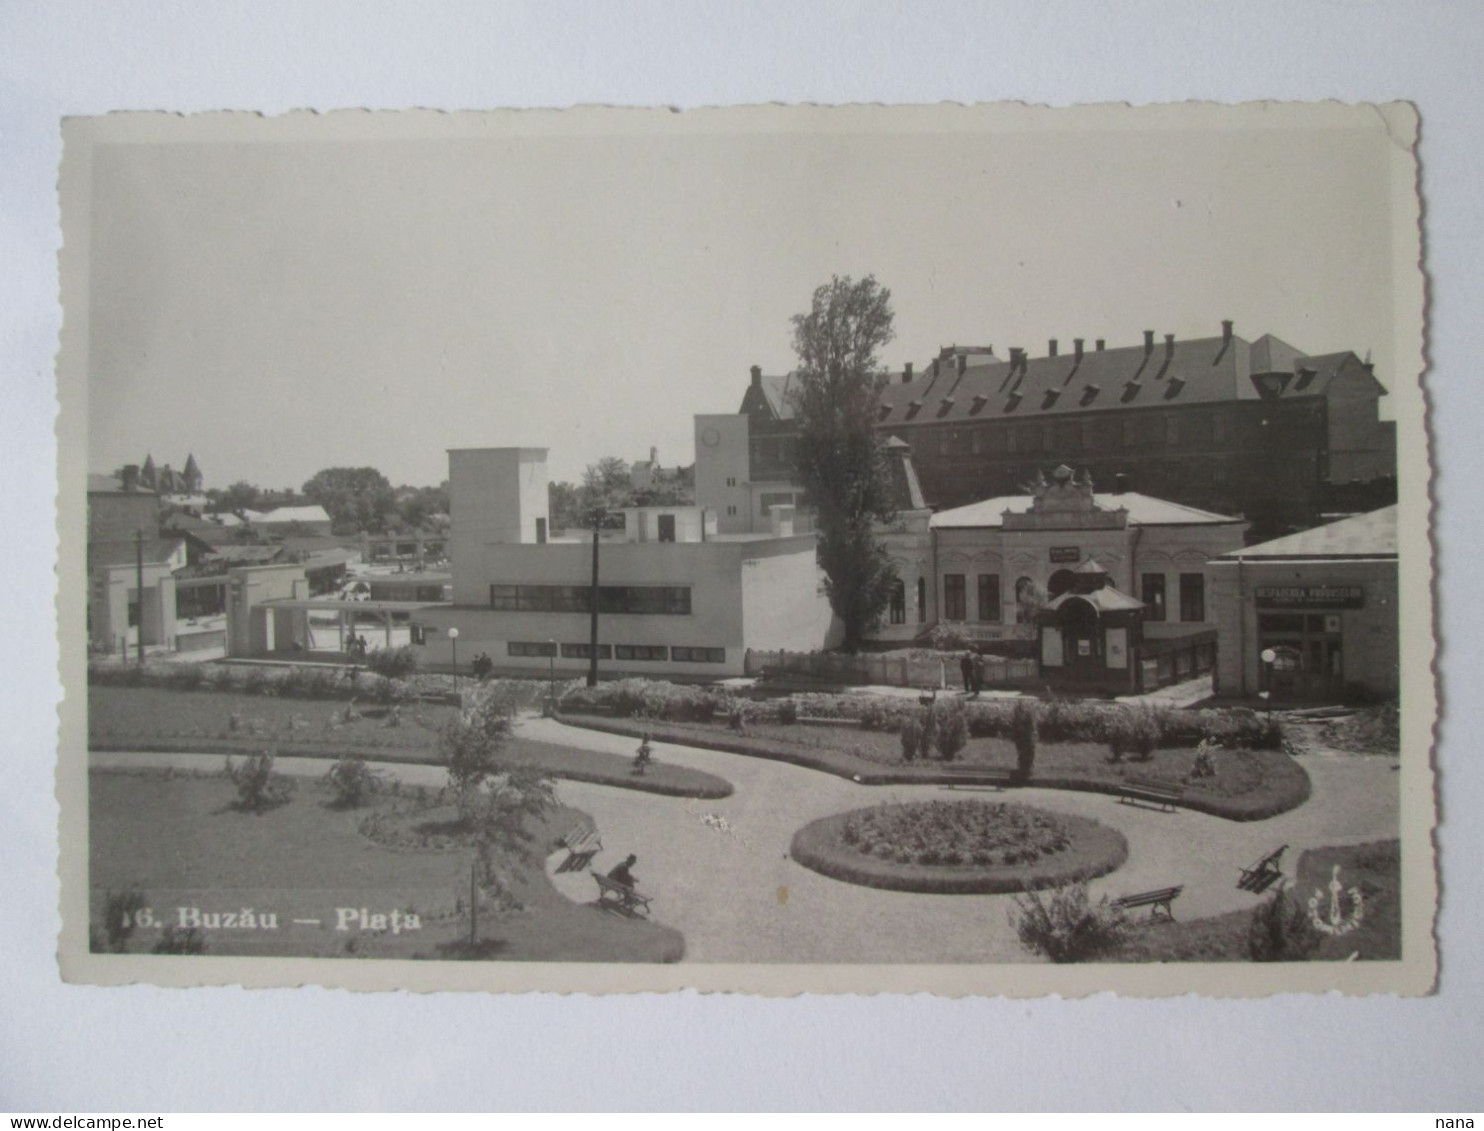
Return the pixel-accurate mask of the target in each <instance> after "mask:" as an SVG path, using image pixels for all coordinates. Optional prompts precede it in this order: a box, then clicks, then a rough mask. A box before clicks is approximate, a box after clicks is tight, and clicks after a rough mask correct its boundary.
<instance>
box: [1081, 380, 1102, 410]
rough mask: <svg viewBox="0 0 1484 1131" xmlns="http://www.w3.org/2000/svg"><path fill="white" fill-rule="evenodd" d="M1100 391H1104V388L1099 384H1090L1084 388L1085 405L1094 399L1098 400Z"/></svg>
mask: <svg viewBox="0 0 1484 1131" xmlns="http://www.w3.org/2000/svg"><path fill="white" fill-rule="evenodd" d="M1100 392H1102V389H1100V388H1099V387H1098V386H1097V385H1088V386H1087V387H1086V388H1084V389H1083V390H1082V403H1083V404H1084V405H1089V404H1092V402H1093V401H1095V400H1097V398H1098V394H1099V393H1100Z"/></svg>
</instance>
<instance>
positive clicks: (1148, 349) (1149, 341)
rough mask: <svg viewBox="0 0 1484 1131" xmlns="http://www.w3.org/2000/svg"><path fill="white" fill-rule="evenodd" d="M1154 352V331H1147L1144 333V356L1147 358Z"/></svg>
mask: <svg viewBox="0 0 1484 1131" xmlns="http://www.w3.org/2000/svg"><path fill="white" fill-rule="evenodd" d="M1153 352H1154V331H1153V330H1145V331H1144V356H1145V357H1148V356H1149V355H1150V354H1151V353H1153Z"/></svg>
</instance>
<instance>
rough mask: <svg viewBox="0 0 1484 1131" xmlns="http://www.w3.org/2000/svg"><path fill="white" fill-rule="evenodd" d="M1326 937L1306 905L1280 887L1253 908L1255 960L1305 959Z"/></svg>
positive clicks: (1250, 940)
mask: <svg viewBox="0 0 1484 1131" xmlns="http://www.w3.org/2000/svg"><path fill="white" fill-rule="evenodd" d="M1321 941H1322V940H1321V939H1320V937H1319V932H1318V931H1316V930H1315V929H1314V925H1313V924H1312V923H1310V922H1309V916H1308V914H1307V912H1306V911H1305V909H1304V907H1303V905H1302V904H1301V903H1299V902H1298V901H1297V900H1296V899H1294V898H1293V897H1292V896H1290V895H1289V894H1288V892H1287V890H1286V889H1284V888H1279V889H1278V890H1277V891H1275V892H1274V893H1273V896H1272V898H1271V899H1267V900H1264V901H1263V902H1262V903H1260V904H1259V905H1258V906H1257V907H1256V908H1255V909H1254V910H1253V912H1252V920H1251V922H1250V923H1249V924H1248V926H1247V956H1248V957H1249V958H1251V959H1252V961H1253V962H1303V961H1306V960H1307V959H1308V958H1309V957H1310V956H1311V955H1312V954H1313V953H1314V952H1315V951H1316V950H1317V949H1318V948H1319V944H1320V942H1321Z"/></svg>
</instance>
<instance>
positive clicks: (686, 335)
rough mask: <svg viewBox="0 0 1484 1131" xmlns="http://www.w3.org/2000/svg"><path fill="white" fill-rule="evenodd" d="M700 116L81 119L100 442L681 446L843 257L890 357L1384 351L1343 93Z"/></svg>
mask: <svg viewBox="0 0 1484 1131" xmlns="http://www.w3.org/2000/svg"><path fill="white" fill-rule="evenodd" d="M613 113H617V114H619V115H620V116H621V115H622V113H623V112H613ZM694 113H695V112H688V113H687V114H685V115H680V114H674V115H663V114H661V115H658V116H656V115H653V114H650V115H647V116H644V117H642V118H640V119H638V122H639V125H638V128H634V126H635V119H632V118H629V119H624V120H623V121H622V122H617V119H604V118H601V117H589V118H587V119H584V120H583V121H582V124H581V125H580V126H577V127H574V126H573V124H572V119H570V118H569V119H568V120H566V121H565V122H563V123H562V124H561V125H560V127H558V128H554V129H551V130H546V129H545V128H544V127H542V126H541V125H539V123H538V124H536V125H533V124H532V119H526V120H525V122H524V123H523V125H522V126H521V127H520V128H515V129H505V128H502V127H501V125H500V124H499V123H498V122H497V123H495V124H493V125H490V124H485V125H480V126H478V127H477V128H475V127H471V125H470V123H468V122H462V123H459V125H458V127H457V128H447V126H446V125H445V126H444V127H442V128H439V129H436V130H432V131H428V136H421V137H419V136H417V135H418V132H419V131H417V130H414V129H405V128H399V129H397V130H395V131H394V135H395V136H383V135H376V136H371V135H372V134H374V131H366V136H358V133H360V132H361V131H358V130H357V129H347V128H346V123H345V122H343V121H341V122H339V123H338V124H337V123H335V122H333V121H329V120H327V124H326V126H325V127H324V128H323V129H322V132H321V133H316V129H318V128H319V127H318V125H317V123H315V122H313V121H309V122H305V121H302V120H300V121H298V122H297V123H296V128H295V130H294V131H293V135H292V137H290V136H289V134H288V133H281V134H275V133H274V132H273V129H272V127H273V123H272V122H268V123H266V124H264V123H259V126H258V128H257V129H256V130H250V131H242V132H241V133H240V136H239V135H232V134H231V131H228V134H229V136H227V137H225V138H221V139H217V140H211V141H204V140H200V138H201V137H202V134H201V132H200V131H196V132H194V133H192V132H190V131H185V132H184V133H183V135H182V136H181V137H180V138H173V137H171V136H170V135H169V132H168V129H167V130H166V131H164V133H163V135H162V136H164V138H165V140H163V141H159V140H151V141H138V142H125V143H110V144H99V145H97V146H96V147H94V149H93V153H92V179H91V216H90V219H91V226H90V229H89V231H90V239H89V244H88V269H89V272H90V274H89V284H88V310H87V313H86V318H87V342H88V388H89V402H90V405H89V441H90V443H89V449H90V450H89V458H90V463H91V465H92V469H93V470H97V471H106V470H111V469H113V468H115V467H118V466H120V465H122V464H124V463H137V462H141V461H142V460H143V459H144V456H145V454H146V453H149V454H152V455H153V457H154V460H155V462H156V464H164V463H170V464H172V465H173V466H175V467H177V468H179V467H181V466H182V465H183V464H184V463H185V459H186V456H187V454H188V453H194V455H195V457H196V460H197V462H198V463H199V464H200V466H201V468H202V471H203V473H204V475H205V479H206V485H207V486H208V487H212V486H217V487H221V486H226V485H227V484H228V483H230V482H233V481H235V480H238V479H246V480H248V481H250V482H253V483H256V484H258V485H260V486H264V487H270V488H280V487H295V488H297V487H299V486H300V485H302V484H303V482H304V481H305V480H306V479H308V478H309V477H310V476H312V475H313V474H314V473H315V472H316V471H318V470H319V469H321V468H324V467H332V466H346V465H349V466H363V465H370V466H373V467H376V468H379V469H380V470H381V471H382V472H383V473H385V474H386V475H387V477H388V478H389V479H390V480H391V481H392V482H393V483H394V484H401V483H410V484H414V485H422V484H433V483H437V482H438V481H439V480H441V479H443V478H444V477H445V476H446V474H447V457H446V454H445V453H446V449H448V448H450V447H475V446H501V445H521V446H535V447H547V448H549V449H550V457H549V467H550V472H551V474H552V477H553V478H554V479H564V478H565V479H572V478H576V477H577V476H578V475H579V474H580V472H581V469H582V468H583V467H584V466H585V465H586V464H588V463H590V462H593V461H595V460H596V459H598V458H600V457H602V456H605V455H617V456H620V457H622V458H624V459H628V460H632V459H636V458H641V457H643V456H645V455H647V453H648V451H649V449H650V447H651V446H654V447H656V448H657V449H658V451H659V455H660V458H661V460H662V462H664V463H666V464H671V465H673V464H677V463H682V464H683V463H689V462H690V461H691V460H692V459H693V438H692V437H693V433H692V428H693V426H692V416H693V415H694V414H696V413H716V412H734V411H736V409H737V407H738V405H739V403H740V401H741V397H742V393H743V391H744V389H745V387H746V384H747V380H748V371H749V367H750V366H752V365H761V366H762V367H763V369H764V370H765V371H767V372H770V373H772V372H784V371H786V370H787V369H789V368H790V367H791V366H792V364H793V360H794V359H793V355H792V352H791V348H790V335H791V327H790V323H789V319H790V317H791V316H792V315H794V314H796V313H799V312H801V311H804V310H806V309H807V308H808V305H809V301H810V296H811V294H812V292H813V289H814V288H815V287H816V286H818V285H820V284H821V283H824V282H827V281H828V280H829V278H830V277H831V276H832V275H834V274H840V275H852V276H857V277H859V276H861V275H864V274H867V273H872V274H874V275H875V276H876V278H877V279H878V280H879V281H880V282H881V283H882V284H883V285H884V286H886V287H887V288H889V289H890V291H891V293H892V305H893V307H894V310H895V315H896V319H895V327H896V339H895V340H894V341H893V342H892V343H890V344H889V345H888V346H887V347H886V349H885V350H884V351H883V354H882V361H883V362H884V363H885V364H887V365H889V366H892V367H899V366H900V365H901V364H902V363H904V362H906V361H913V362H915V363H916V364H917V365H918V367H919V368H921V367H922V366H923V365H925V364H926V363H927V362H928V361H929V360H930V359H931V358H932V356H933V355H934V354H936V352H937V351H938V349H939V347H941V346H945V345H949V344H953V343H961V344H975V345H983V344H993V345H994V347H995V349H996V352H998V353H999V354H1000V356H1002V357H1003V356H1006V355H1007V353H1008V347H1010V346H1024V347H1027V348H1028V349H1029V350H1030V352H1031V354H1032V355H1033V356H1038V355H1040V354H1043V353H1044V352H1045V351H1046V349H1047V339H1049V338H1057V339H1059V340H1060V341H1061V342H1062V343H1064V348H1068V347H1069V346H1070V342H1071V339H1072V338H1074V337H1082V338H1086V339H1087V341H1088V343H1089V347H1090V346H1091V343H1092V341H1093V340H1094V339H1096V338H1105V339H1107V341H1108V344H1109V346H1110V347H1112V346H1119V345H1132V344H1136V343H1139V342H1141V341H1142V335H1143V331H1145V330H1154V331H1155V332H1156V333H1157V334H1158V335H1161V336H1162V335H1163V334H1165V333H1174V334H1176V335H1177V336H1178V337H1180V338H1190V337H1205V336H1211V335H1215V334H1218V333H1220V323H1221V320H1223V319H1232V320H1233V321H1234V322H1235V323H1236V329H1237V333H1239V334H1241V335H1243V336H1244V337H1247V338H1249V339H1255V338H1257V337H1259V336H1260V335H1261V334H1263V333H1273V334H1276V335H1277V336H1278V337H1280V338H1282V339H1284V340H1285V341H1288V342H1290V343H1292V344H1293V345H1295V346H1297V347H1298V348H1299V349H1301V350H1305V351H1307V352H1312V353H1324V352H1331V351H1336V350H1344V349H1350V350H1354V351H1355V352H1356V353H1357V354H1359V355H1360V356H1362V357H1364V356H1365V355H1366V352H1367V351H1368V350H1369V351H1373V354H1374V360H1375V362H1376V373H1377V376H1378V377H1379V378H1380V379H1381V380H1382V382H1383V383H1387V384H1389V383H1391V382H1393V381H1394V380H1395V379H1396V375H1395V374H1394V372H1393V357H1394V356H1395V354H1396V350H1395V349H1394V345H1395V343H1394V337H1393V331H1394V323H1395V321H1396V319H1395V310H1394V309H1393V304H1394V299H1393V290H1392V286H1391V275H1390V272H1391V264H1392V262H1393V259H1392V249H1391V243H1390V241H1391V231H1392V228H1391V225H1392V216H1391V212H1390V208H1391V202H1392V199H1393V197H1392V191H1393V186H1392V185H1391V184H1390V182H1389V181H1388V168H1389V166H1388V153H1387V150H1388V146H1389V145H1390V142H1389V141H1388V139H1387V136H1386V133H1385V131H1384V130H1383V129H1380V128H1376V127H1372V128H1367V127H1366V125H1365V119H1364V118H1363V117H1356V116H1353V115H1352V116H1350V117H1346V118H1344V119H1343V122H1344V123H1345V124H1344V126H1343V128H1310V127H1309V126H1307V125H1300V126H1296V127H1294V128H1274V127H1273V126H1272V124H1271V123H1266V122H1262V123H1254V120H1253V118H1252V117H1251V116H1250V115H1249V116H1247V117H1245V118H1237V117H1233V118H1232V119H1231V128H1215V129H1213V128H1209V127H1207V126H1205V125H1202V126H1201V127H1200V128H1180V126H1179V123H1178V121H1177V123H1176V128H1166V127H1165V126H1164V125H1159V127H1158V128H1146V127H1148V126H1151V125H1154V124H1155V123H1154V122H1153V119H1149V118H1144V117H1139V116H1138V115H1137V114H1133V115H1130V116H1128V117H1127V118H1124V119H1119V120H1118V121H1116V122H1114V123H1113V126H1112V127H1111V128H1104V129H1097V130H1089V129H1085V128H1075V129H1074V128H1067V123H1068V120H1067V119H1066V118H1062V119H1057V120H1056V122H1055V123H1054V125H1053V127H1052V128H1044V129H1042V128H1037V129H1024V128H1014V129H1004V128H1000V127H999V126H994V125H991V126H990V127H989V128H977V127H976V128H966V127H965V126H964V125H963V123H961V122H956V123H954V124H953V127H952V128H947V129H943V128H937V127H936V126H931V125H926V126H925V125H924V123H931V122H932V121H933V119H930V118H903V119H901V121H900V123H899V124H897V125H893V126H892V127H891V128H882V127H881V126H880V124H879V123H871V124H869V125H866V126H862V122H863V121H864V120H863V119H861V118H859V117H850V116H845V117H842V118H841V119H839V121H838V122H834V123H831V124H829V125H827V126H825V127H820V126H819V125H818V123H819V121H820V120H821V119H820V118H819V117H818V115H817V114H816V115H815V116H812V117H809V118H808V119H807V121H808V123H809V124H808V127H807V128H798V129H794V128H787V127H785V128H784V129H782V130H779V129H777V128H774V126H773V125H772V123H775V122H776V121H777V119H769V123H770V125H769V128H754V123H751V122H750V121H748V120H746V119H744V118H741V117H738V118H734V119H727V120H726V121H725V122H723V123H722V124H721V125H722V127H724V128H719V127H718V123H717V121H716V120H711V121H709V122H704V125H705V128H695V126H696V122H697V121H704V120H703V119H693V115H694ZM1059 113H1063V114H1065V113H1066V112H1059ZM362 117H363V118H367V117H370V116H366V115H363V116H362ZM445 117H446V116H445ZM552 117H553V119H557V118H560V116H559V115H553V116H552ZM1167 120H1168V119H1165V121H1167ZM501 121H504V119H502V120H501ZM800 121H801V122H802V121H804V119H802V118H801V119H800ZM615 122H617V124H618V125H619V126H620V127H621V128H616V129H609V128H607V123H615ZM68 316H69V317H72V316H73V315H72V312H69V313H68ZM1410 376H1412V375H1408V377H1410Z"/></svg>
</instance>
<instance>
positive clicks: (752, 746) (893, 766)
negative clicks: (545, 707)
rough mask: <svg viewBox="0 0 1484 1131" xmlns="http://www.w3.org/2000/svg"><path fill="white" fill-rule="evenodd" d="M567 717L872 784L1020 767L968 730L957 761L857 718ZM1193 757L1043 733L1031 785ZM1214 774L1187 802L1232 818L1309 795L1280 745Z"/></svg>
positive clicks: (1115, 775)
mask: <svg viewBox="0 0 1484 1131" xmlns="http://www.w3.org/2000/svg"><path fill="white" fill-rule="evenodd" d="M562 721H563V722H567V723H570V724H572V725H574V726H583V727H590V728H592V729H594V730H601V731H607V732H609V733H613V734H627V735H635V736H637V735H641V734H648V735H650V736H651V738H653V739H654V740H656V741H659V742H673V743H680V744H686V745H691V746H701V747H706V748H708V749H713V750H723V751H729V752H731V753H734V754H747V755H751V756H753V757H760V758H772V759H775V760H777V761H782V762H790V763H793V764H795V765H800V766H806V767H809V768H810V769H817V770H824V771H825V772H827V773H832V774H837V775H839V776H841V777H846V778H851V779H852V780H856V781H859V782H862V783H863V784H866V785H884V784H890V783H908V784H933V783H945V784H946V783H950V782H959V781H962V780H963V778H962V777H960V776H959V771H962V770H964V769H969V768H973V767H976V766H980V767H985V768H993V769H1000V770H1012V769H1014V768H1015V764H1016V760H1015V746H1014V744H1013V743H1012V742H1010V741H1009V740H1007V739H1002V738H970V739H969V742H968V745H967V746H965V747H964V749H963V750H962V751H960V752H959V755H958V757H957V758H956V759H955V760H954V762H953V763H952V765H953V766H955V767H957V768H958V770H957V771H956V770H949V769H946V768H945V764H944V763H943V762H941V761H939V760H937V759H936V758H934V759H922V758H919V759H916V760H915V761H911V762H909V761H906V760H904V759H903V758H902V748H901V742H900V740H899V738H898V736H897V735H895V734H890V733H885V732H882V731H870V730H862V729H860V728H858V727H853V726H809V725H804V724H791V725H790V724H784V723H775V722H764V723H758V724H755V725H753V724H749V725H748V727H747V730H746V731H745V732H744V733H738V732H736V731H733V730H731V729H730V728H729V727H728V726H727V725H726V723H725V722H716V723H702V722H656V721H650V720H640V719H628V718H612V717H607V716H598V715H579V714H568V715H563V716H562ZM1194 764H1195V750H1194V749H1193V748H1187V747H1173V748H1166V747H1161V748H1159V749H1157V750H1155V752H1154V754H1153V756H1152V757H1151V758H1150V759H1149V760H1148V761H1144V762H1137V761H1129V760H1127V759H1126V760H1125V761H1123V762H1118V763H1115V762H1112V761H1111V760H1110V755H1109V752H1108V748H1107V747H1106V746H1104V745H1100V744H1096V743H1091V742H1056V743H1052V742H1042V743H1041V744H1040V745H1039V746H1038V747H1037V751H1036V764H1035V770H1034V772H1033V773H1032V775H1031V779H1030V782H1029V783H1028V784H1030V785H1034V786H1042V787H1045V788H1049V789H1073V790H1088V791H1093V792H1102V793H1116V792H1118V790H1119V788H1120V786H1121V784H1122V782H1123V780H1124V778H1125V777H1126V776H1136V777H1147V778H1158V779H1161V780H1166V781H1170V782H1183V781H1184V780H1185V778H1186V777H1187V776H1188V775H1189V773H1190V771H1191V768H1192V766H1193V765H1194ZM1216 764H1217V774H1216V777H1215V778H1210V779H1204V780H1200V781H1194V782H1190V783H1189V784H1188V785H1187V786H1186V789H1185V796H1184V799H1183V801H1182V802H1181V804H1182V805H1183V806H1184V807H1185V808H1188V809H1195V810H1198V811H1200V812H1205V813H1211V814H1213V815H1214V816H1218V817H1226V818H1228V819H1231V820H1238V821H1250V820H1260V819H1262V818H1265V817H1271V816H1274V815H1275V814H1278V813H1283V812H1287V811H1288V810H1289V809H1293V808H1296V807H1297V806H1299V805H1302V804H1303V803H1304V802H1305V801H1306V800H1308V797H1309V788H1310V783H1309V775H1308V774H1306V773H1305V772H1304V769H1303V767H1302V766H1300V765H1299V764H1298V763H1297V762H1295V761H1294V760H1293V759H1292V758H1290V757H1289V756H1288V755H1287V754H1284V753H1282V752H1281V751H1276V750H1222V751H1219V752H1218V753H1217V755H1216Z"/></svg>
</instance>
